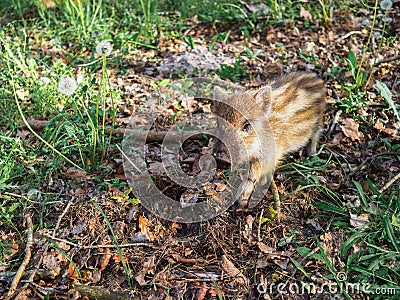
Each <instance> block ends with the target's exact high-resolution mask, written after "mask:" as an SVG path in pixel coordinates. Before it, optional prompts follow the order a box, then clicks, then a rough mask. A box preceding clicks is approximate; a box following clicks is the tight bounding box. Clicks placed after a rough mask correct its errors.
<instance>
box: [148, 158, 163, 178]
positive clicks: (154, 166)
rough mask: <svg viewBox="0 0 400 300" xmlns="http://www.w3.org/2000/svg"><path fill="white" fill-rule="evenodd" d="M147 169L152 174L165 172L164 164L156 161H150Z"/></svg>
mask: <svg viewBox="0 0 400 300" xmlns="http://www.w3.org/2000/svg"><path fill="white" fill-rule="evenodd" d="M149 171H150V172H151V174H153V175H163V174H164V173H165V168H164V164H163V163H161V162H158V161H156V162H153V163H150V164H149Z"/></svg>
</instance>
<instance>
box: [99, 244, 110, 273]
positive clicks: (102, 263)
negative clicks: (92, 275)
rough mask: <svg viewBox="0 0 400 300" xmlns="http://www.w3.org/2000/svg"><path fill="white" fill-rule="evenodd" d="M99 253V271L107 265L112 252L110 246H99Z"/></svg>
mask: <svg viewBox="0 0 400 300" xmlns="http://www.w3.org/2000/svg"><path fill="white" fill-rule="evenodd" d="M99 253H101V254H103V255H101V256H100V271H103V270H104V269H105V268H106V267H107V266H108V263H109V262H110V259H111V256H112V254H111V250H110V248H104V249H103V248H100V249H99Z"/></svg>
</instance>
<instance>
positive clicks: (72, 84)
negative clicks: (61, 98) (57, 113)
mask: <svg viewBox="0 0 400 300" xmlns="http://www.w3.org/2000/svg"><path fill="white" fill-rule="evenodd" d="M76 88H77V85H76V81H75V79H73V78H71V77H61V79H60V82H59V83H58V90H59V91H60V93H62V94H64V95H67V96H71V95H72V94H73V93H74V92H75V90H76Z"/></svg>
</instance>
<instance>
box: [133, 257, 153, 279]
mask: <svg viewBox="0 0 400 300" xmlns="http://www.w3.org/2000/svg"><path fill="white" fill-rule="evenodd" d="M155 260H156V257H155V255H153V256H152V257H150V258H149V259H148V260H147V261H146V262H144V263H143V268H142V270H141V271H140V272H139V273H138V275H137V276H136V277H135V279H136V281H137V282H138V283H139V284H140V285H145V284H146V280H145V279H144V277H145V276H146V274H154V270H155V268H156V264H155Z"/></svg>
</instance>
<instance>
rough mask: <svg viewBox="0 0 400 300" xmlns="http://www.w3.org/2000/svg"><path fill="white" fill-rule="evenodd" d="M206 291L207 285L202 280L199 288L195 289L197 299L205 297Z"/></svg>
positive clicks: (200, 299) (201, 299)
mask: <svg viewBox="0 0 400 300" xmlns="http://www.w3.org/2000/svg"><path fill="white" fill-rule="evenodd" d="M207 291H208V287H207V284H206V283H205V282H203V283H202V284H201V286H200V288H199V290H198V291H197V297H196V299H197V300H203V299H205V298H206V296H207Z"/></svg>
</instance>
